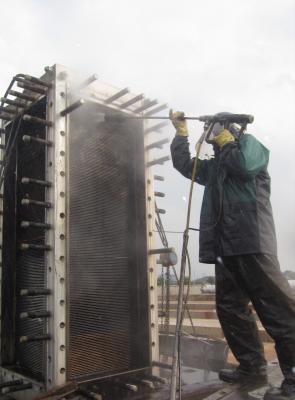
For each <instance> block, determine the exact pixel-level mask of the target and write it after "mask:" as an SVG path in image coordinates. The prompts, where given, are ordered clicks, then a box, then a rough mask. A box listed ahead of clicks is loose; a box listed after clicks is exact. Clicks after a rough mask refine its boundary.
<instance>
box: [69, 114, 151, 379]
mask: <svg viewBox="0 0 295 400" xmlns="http://www.w3.org/2000/svg"><path fill="white" fill-rule="evenodd" d="M81 110H82V111H77V112H75V113H73V116H72V119H71V129H70V135H69V162H68V167H69V168H68V170H69V178H68V193H69V199H68V213H67V216H68V221H69V222H68V224H69V225H68V327H69V328H68V329H69V330H68V366H67V371H68V378H69V379H72V378H81V379H83V378H84V377H87V376H90V375H97V376H104V375H109V374H115V373H116V372H122V371H128V370H132V369H135V368H139V367H145V366H147V365H148V363H149V348H148V325H147V324H148V317H147V282H146V280H147V278H146V277H147V273H146V232H145V229H146V225H145V190H144V166H143V151H144V149H143V134H142V126H141V124H138V123H137V124H133V125H128V126H127V125H125V124H124V125H123V124H122V125H118V124H112V123H108V124H106V123H105V122H100V123H99V122H98V121H97V119H98V118H97V113H96V114H95V113H94V114H92V112H93V110H91V108H87V107H86V106H85V107H84V108H83V109H81ZM86 121H88V123H86ZM89 121H91V122H89ZM89 125H90V126H89ZM139 346H141V348H140V347H139Z"/></svg>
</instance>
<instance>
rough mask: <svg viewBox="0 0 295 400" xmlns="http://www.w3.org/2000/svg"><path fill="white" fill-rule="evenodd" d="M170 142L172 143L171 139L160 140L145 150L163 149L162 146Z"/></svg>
mask: <svg viewBox="0 0 295 400" xmlns="http://www.w3.org/2000/svg"><path fill="white" fill-rule="evenodd" d="M169 142H170V139H168V138H165V139H162V140H158V141H157V142H154V143H151V144H149V145H147V146H146V147H145V149H146V150H151V149H162V145H163V144H166V143H169Z"/></svg>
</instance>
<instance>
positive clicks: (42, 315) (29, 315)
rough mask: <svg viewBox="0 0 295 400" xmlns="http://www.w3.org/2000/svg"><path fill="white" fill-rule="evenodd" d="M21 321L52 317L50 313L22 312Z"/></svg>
mask: <svg viewBox="0 0 295 400" xmlns="http://www.w3.org/2000/svg"><path fill="white" fill-rule="evenodd" d="M19 317H20V319H26V318H49V317H51V312H50V311H35V312H34V311H32V312H31V311H30V312H22V313H20V315H19Z"/></svg>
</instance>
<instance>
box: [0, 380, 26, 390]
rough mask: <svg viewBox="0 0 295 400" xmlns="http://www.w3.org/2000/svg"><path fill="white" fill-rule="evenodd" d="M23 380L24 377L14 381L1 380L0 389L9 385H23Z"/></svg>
mask: <svg viewBox="0 0 295 400" xmlns="http://www.w3.org/2000/svg"><path fill="white" fill-rule="evenodd" d="M23 382H24V381H23V380H22V379H17V380H13V381H6V382H1V383H0V389H2V388H4V387H7V386H15V385H22V384H23Z"/></svg>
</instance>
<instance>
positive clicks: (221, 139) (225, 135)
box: [213, 129, 235, 149]
mask: <svg viewBox="0 0 295 400" xmlns="http://www.w3.org/2000/svg"><path fill="white" fill-rule="evenodd" d="M234 141H235V138H234V136H233V135H232V134H231V133H230V131H228V130H227V129H223V130H222V131H221V132H220V133H219V134H218V135H217V136H215V138H214V139H213V142H214V143H216V144H217V146H218V147H219V148H220V149H222V148H223V146H225V145H226V144H227V143H230V142H234Z"/></svg>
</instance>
